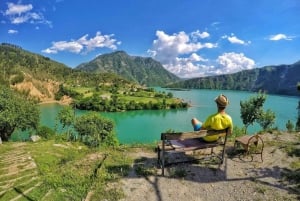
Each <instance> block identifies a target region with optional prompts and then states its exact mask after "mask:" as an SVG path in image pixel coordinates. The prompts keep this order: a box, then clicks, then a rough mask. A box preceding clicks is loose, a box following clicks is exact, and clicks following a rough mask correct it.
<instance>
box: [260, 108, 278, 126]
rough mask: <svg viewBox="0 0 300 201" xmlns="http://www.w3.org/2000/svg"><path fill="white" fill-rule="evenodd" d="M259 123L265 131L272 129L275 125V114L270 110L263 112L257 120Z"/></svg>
mask: <svg viewBox="0 0 300 201" xmlns="http://www.w3.org/2000/svg"><path fill="white" fill-rule="evenodd" d="M257 122H258V123H259V125H260V126H261V127H262V128H263V129H264V130H267V129H271V128H272V125H273V124H274V123H275V113H274V112H273V111H271V110H270V109H268V110H267V111H263V112H262V113H261V116H260V117H259V118H258V119H257Z"/></svg>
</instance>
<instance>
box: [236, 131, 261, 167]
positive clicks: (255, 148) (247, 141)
mask: <svg viewBox="0 0 300 201" xmlns="http://www.w3.org/2000/svg"><path fill="white" fill-rule="evenodd" d="M239 145H241V146H242V148H243V149H244V151H245V155H249V154H251V157H252V154H260V158H261V161H262V162H263V150H264V141H263V139H262V138H261V137H260V136H259V135H258V134H256V135H244V136H242V137H238V138H236V139H235V142H234V148H235V149H237V147H238V146H239ZM252 159H253V157H252Z"/></svg>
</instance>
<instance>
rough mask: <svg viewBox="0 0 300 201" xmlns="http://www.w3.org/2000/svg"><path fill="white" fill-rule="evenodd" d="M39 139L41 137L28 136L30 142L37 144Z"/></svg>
mask: <svg viewBox="0 0 300 201" xmlns="http://www.w3.org/2000/svg"><path fill="white" fill-rule="evenodd" d="M40 139H41V137H40V136H38V135H32V136H30V141H32V142H37V141H39V140H40Z"/></svg>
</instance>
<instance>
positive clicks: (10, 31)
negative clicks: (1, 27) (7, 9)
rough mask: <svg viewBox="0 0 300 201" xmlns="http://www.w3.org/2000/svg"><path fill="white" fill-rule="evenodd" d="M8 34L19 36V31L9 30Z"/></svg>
mask: <svg viewBox="0 0 300 201" xmlns="http://www.w3.org/2000/svg"><path fill="white" fill-rule="evenodd" d="M7 33H9V34H17V33H18V31H17V30H13V29H10V30H8V32H7Z"/></svg>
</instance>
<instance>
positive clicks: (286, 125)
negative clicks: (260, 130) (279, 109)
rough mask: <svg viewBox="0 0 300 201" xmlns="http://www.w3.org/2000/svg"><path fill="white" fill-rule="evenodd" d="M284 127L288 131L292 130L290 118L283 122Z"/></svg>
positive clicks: (292, 125)
mask: <svg viewBox="0 0 300 201" xmlns="http://www.w3.org/2000/svg"><path fill="white" fill-rule="evenodd" d="M285 127H286V129H287V130H288V132H292V131H293V130H294V124H293V123H292V121H291V120H288V121H287V123H286V124H285Z"/></svg>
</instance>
